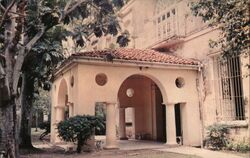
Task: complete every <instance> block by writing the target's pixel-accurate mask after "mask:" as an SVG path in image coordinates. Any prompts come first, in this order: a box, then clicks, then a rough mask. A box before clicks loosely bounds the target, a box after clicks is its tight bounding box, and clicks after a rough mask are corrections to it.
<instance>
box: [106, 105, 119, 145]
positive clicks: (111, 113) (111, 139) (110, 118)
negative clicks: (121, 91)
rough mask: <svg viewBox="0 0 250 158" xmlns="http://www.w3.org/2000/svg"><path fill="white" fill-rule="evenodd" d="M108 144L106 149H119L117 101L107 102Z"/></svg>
mask: <svg viewBox="0 0 250 158" xmlns="http://www.w3.org/2000/svg"><path fill="white" fill-rule="evenodd" d="M106 109H107V114H106V146H105V149H117V148H118V146H117V141H116V123H115V118H116V117H115V103H106Z"/></svg>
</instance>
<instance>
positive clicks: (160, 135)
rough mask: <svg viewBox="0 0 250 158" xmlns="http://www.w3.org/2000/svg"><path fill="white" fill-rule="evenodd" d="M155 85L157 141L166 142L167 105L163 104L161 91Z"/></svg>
mask: <svg viewBox="0 0 250 158" xmlns="http://www.w3.org/2000/svg"><path fill="white" fill-rule="evenodd" d="M154 86H155V101H156V131H157V141H159V142H166V107H165V105H163V104H162V102H163V99H162V95H161V91H160V89H159V87H158V86H157V85H154Z"/></svg>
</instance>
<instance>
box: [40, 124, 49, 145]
mask: <svg viewBox="0 0 250 158" xmlns="http://www.w3.org/2000/svg"><path fill="white" fill-rule="evenodd" d="M39 128H40V129H42V130H45V131H44V132H43V133H42V134H41V135H40V137H39V139H40V140H42V139H43V138H44V137H45V136H46V135H48V134H49V133H50V128H51V122H50V121H46V122H43V123H41V124H40V125H39Z"/></svg>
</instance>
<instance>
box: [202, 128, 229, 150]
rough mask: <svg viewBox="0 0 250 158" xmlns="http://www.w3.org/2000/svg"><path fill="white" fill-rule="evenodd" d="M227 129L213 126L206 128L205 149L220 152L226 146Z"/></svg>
mask: <svg viewBox="0 0 250 158" xmlns="http://www.w3.org/2000/svg"><path fill="white" fill-rule="evenodd" d="M228 133H229V129H228V127H227V126H226V125H219V124H214V125H211V126H209V127H208V128H207V137H206V139H205V145H206V147H208V148H210V149H213V150H221V149H223V148H225V147H226V146H227V144H228V136H227V135H228Z"/></svg>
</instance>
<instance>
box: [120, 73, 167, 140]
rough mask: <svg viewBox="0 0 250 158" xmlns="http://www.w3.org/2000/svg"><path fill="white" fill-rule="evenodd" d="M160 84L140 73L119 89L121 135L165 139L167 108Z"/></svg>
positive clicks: (135, 137) (121, 137) (133, 137)
mask: <svg viewBox="0 0 250 158" xmlns="http://www.w3.org/2000/svg"><path fill="white" fill-rule="evenodd" d="M159 86H160V85H159ZM159 86H158V85H157V84H156V82H155V81H154V80H153V79H151V78H150V77H148V76H145V75H139V74H136V75H132V76H130V77H128V78H127V79H126V80H125V81H124V82H123V83H122V85H121V86H120V89H119V92H118V101H119V106H118V108H119V121H118V122H119V137H120V139H128V138H132V139H138V140H155V141H159V142H166V109H165V105H163V96H162V93H161V90H160V88H159Z"/></svg>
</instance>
